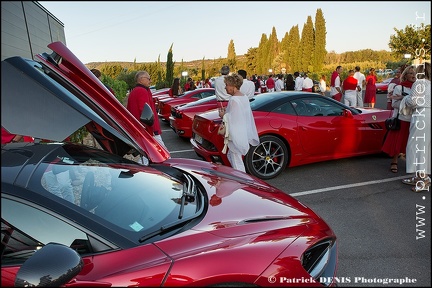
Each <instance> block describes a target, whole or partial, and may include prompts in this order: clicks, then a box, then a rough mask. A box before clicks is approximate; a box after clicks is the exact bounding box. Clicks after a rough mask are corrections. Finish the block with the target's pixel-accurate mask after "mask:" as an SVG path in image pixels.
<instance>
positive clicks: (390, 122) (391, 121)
mask: <svg viewBox="0 0 432 288" xmlns="http://www.w3.org/2000/svg"><path fill="white" fill-rule="evenodd" d="M398 117H399V112H398V113H397V115H396V116H394V117H390V118H387V119H386V120H385V127H386V129H387V130H399V129H400V120H399V118H398Z"/></svg>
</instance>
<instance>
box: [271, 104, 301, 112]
mask: <svg viewBox="0 0 432 288" xmlns="http://www.w3.org/2000/svg"><path fill="white" fill-rule="evenodd" d="M272 112H273V113H280V114H286V115H297V114H296V112H295V110H294V107H293V106H292V104H291V103H290V102H287V103H284V104H282V105H280V106H278V107H277V108H276V109H274V110H273V111H272Z"/></svg>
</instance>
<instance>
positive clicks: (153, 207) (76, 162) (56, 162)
mask: <svg viewBox="0 0 432 288" xmlns="http://www.w3.org/2000/svg"><path fill="white" fill-rule="evenodd" d="M65 147H67V146H64V147H63V148H65ZM83 149H84V148H83ZM85 149H87V148H85ZM85 149H84V150H67V149H64V150H57V151H56V154H53V155H50V156H49V157H48V158H46V161H44V163H42V164H41V165H40V166H39V168H40V170H38V171H40V175H41V176H40V185H41V186H42V187H43V188H44V189H45V190H46V191H48V192H49V193H51V194H53V195H55V196H57V197H59V198H62V199H64V200H65V201H68V202H71V203H73V204H75V205H76V206H78V207H80V208H82V209H84V210H86V211H88V212H90V213H91V214H90V215H88V217H93V219H94V220H95V221H100V219H99V218H102V219H104V220H105V221H108V222H110V223H112V224H114V225H116V226H117V227H118V228H121V229H122V230H121V231H122V232H120V233H126V232H131V233H140V234H143V233H145V231H146V230H153V229H155V227H160V226H163V225H164V224H167V223H172V222H174V221H176V220H178V213H179V212H178V211H179V207H180V203H179V202H178V201H177V200H178V199H180V198H181V196H182V194H183V181H182V180H179V179H177V178H176V177H177V176H175V177H167V174H166V172H164V171H160V170H157V169H155V168H151V167H144V166H141V165H138V164H137V163H135V162H133V161H128V160H127V159H123V158H121V157H117V156H115V155H114V156H112V155H111V154H107V153H104V152H103V151H100V150H99V151H100V152H99V151H97V150H93V151H92V153H89V151H86V150H85ZM110 157H111V158H110ZM122 162H124V163H122ZM174 170H175V169H174ZM178 177H180V176H178ZM65 205H66V204H65ZM69 205H70V204H69ZM198 207H200V206H199V205H198V201H196V200H194V201H191V202H188V203H187V205H185V207H184V213H185V215H195V214H196V213H197V211H198V210H199V208H198ZM74 209H76V208H74ZM129 236H131V237H133V236H132V234H130V235H129Z"/></svg>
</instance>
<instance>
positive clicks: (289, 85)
mask: <svg viewBox="0 0 432 288" xmlns="http://www.w3.org/2000/svg"><path fill="white" fill-rule="evenodd" d="M294 88H295V82H294V77H293V75H292V74H291V73H290V74H288V75H287V79H286V90H287V91H294Z"/></svg>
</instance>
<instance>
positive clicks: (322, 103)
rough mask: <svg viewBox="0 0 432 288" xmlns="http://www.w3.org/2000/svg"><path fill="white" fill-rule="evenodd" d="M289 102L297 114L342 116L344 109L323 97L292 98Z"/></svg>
mask: <svg viewBox="0 0 432 288" xmlns="http://www.w3.org/2000/svg"><path fill="white" fill-rule="evenodd" d="M291 104H292V106H293V107H294V109H295V111H296V113H297V115H299V116H314V117H318V116H342V115H343V111H344V109H345V108H344V107H343V106H341V105H338V104H337V103H333V102H332V101H328V100H327V99H326V98H324V97H310V98H299V99H294V100H292V101H291Z"/></svg>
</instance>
